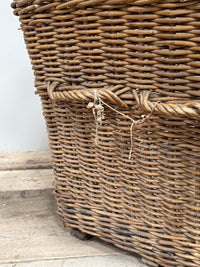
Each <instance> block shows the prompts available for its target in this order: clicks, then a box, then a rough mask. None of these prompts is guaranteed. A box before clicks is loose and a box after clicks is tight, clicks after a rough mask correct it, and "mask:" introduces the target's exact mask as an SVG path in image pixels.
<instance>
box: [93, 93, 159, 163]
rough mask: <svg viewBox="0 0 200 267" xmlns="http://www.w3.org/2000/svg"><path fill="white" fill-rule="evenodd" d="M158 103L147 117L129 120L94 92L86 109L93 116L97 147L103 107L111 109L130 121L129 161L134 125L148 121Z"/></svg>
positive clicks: (128, 117) (103, 117)
mask: <svg viewBox="0 0 200 267" xmlns="http://www.w3.org/2000/svg"><path fill="white" fill-rule="evenodd" d="M158 103H159V101H157V102H156V103H155V104H154V106H153V108H152V110H151V112H150V114H148V115H142V116H141V118H140V119H138V120H134V119H133V118H131V117H130V116H128V115H126V114H124V113H122V112H120V111H119V110H117V109H115V108H113V107H111V106H110V105H109V104H107V103H106V102H104V101H103V100H102V99H101V97H100V96H99V93H98V91H97V90H94V103H93V104H91V103H89V104H88V107H92V106H93V109H92V112H93V115H94V119H95V124H96V132H95V144H96V145H98V142H99V138H98V128H99V125H102V122H103V120H104V119H105V113H104V106H103V105H105V106H106V107H108V108H109V109H111V110H112V111H114V112H115V113H117V114H119V115H121V116H122V117H124V118H127V119H128V120H130V121H131V125H130V142H131V146H130V151H129V159H131V156H132V151H133V128H134V126H136V125H142V124H143V123H145V122H146V121H148V120H149V118H150V117H151V116H152V114H153V111H154V109H155V108H156V106H157V105H158Z"/></svg>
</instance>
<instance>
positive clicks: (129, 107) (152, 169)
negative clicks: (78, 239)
mask: <svg viewBox="0 0 200 267" xmlns="http://www.w3.org/2000/svg"><path fill="white" fill-rule="evenodd" d="M12 7H13V8H14V9H15V11H14V13H15V14H16V15H19V17H20V21H21V28H22V30H23V32H24V38H25V42H26V45H27V49H28V52H29V55H30V58H31V62H32V65H33V69H34V73H35V86H36V87H37V93H38V94H39V95H40V97H41V101H42V105H43V111H44V116H45V119H46V123H47V128H48V133H49V140H50V147H51V151H52V155H53V168H54V174H55V194H56V198H57V203H58V213H59V215H60V216H61V217H62V219H63V221H64V224H65V225H66V226H67V227H70V228H76V229H79V230H81V231H82V232H85V233H89V234H92V235H94V236H97V237H99V238H101V239H103V240H106V241H108V242H111V243H113V244H115V245H116V246H118V247H120V248H123V249H125V250H128V251H133V252H136V253H138V254H140V255H141V256H142V257H143V259H144V261H145V262H146V263H147V264H149V265H150V266H166V267H168V266H186V267H190V266H191V267H194V266H196V267H197V266H198V267H199V266H200V220H199V219H200V165H199V163H200V121H199V119H200V76H199V75H200V46H199V44H200V3H199V0H165V1H163V0H129V1H127V0H126V1H125V0H107V1H106V0H87V1H84V0H72V1H66V0H65V1H64V0H55V1H54V0H16V1H14V2H13V3H12Z"/></svg>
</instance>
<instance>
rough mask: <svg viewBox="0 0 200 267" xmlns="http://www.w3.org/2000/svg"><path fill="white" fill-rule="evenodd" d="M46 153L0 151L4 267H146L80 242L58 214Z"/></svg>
mask: <svg viewBox="0 0 200 267" xmlns="http://www.w3.org/2000/svg"><path fill="white" fill-rule="evenodd" d="M52 182H53V173H52V169H51V162H50V154H49V152H45V151H39V152H18V153H0V229H1V230H0V265H1V266H2V267H14V266H17V267H24V266H30V267H36V266H47V267H48V266H52V267H54V266H56V267H59V266H60V267H61V266H69V267H75V266H80V267H104V266H114V267H121V266H127V267H129V266H130V267H145V266H146V265H144V264H143V263H141V261H140V260H139V259H138V258H136V257H135V256H134V255H133V254H129V253H126V252H125V251H122V250H120V249H118V248H116V247H114V246H112V245H110V244H107V243H105V242H103V241H100V240H99V239H97V238H93V239H91V240H89V241H80V240H79V239H77V238H75V237H72V236H71V234H70V232H69V231H67V230H66V229H64V227H63V226H62V223H61V221H60V220H59V218H58V217H57V215H56V203H55V200H54V196H53V188H52Z"/></svg>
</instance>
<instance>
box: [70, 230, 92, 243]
mask: <svg viewBox="0 0 200 267" xmlns="http://www.w3.org/2000/svg"><path fill="white" fill-rule="evenodd" d="M71 235H72V236H75V237H76V238H78V239H80V240H82V241H85V240H89V239H91V238H93V236H92V235H89V234H86V233H83V232H81V231H80V230H78V229H72V230H71Z"/></svg>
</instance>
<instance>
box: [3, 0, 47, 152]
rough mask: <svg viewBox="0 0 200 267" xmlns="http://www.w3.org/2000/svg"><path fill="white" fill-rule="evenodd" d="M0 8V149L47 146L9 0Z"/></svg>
mask: <svg viewBox="0 0 200 267" xmlns="http://www.w3.org/2000/svg"><path fill="white" fill-rule="evenodd" d="M1 2H2V3H1V9H0V25H1V26H0V29H1V31H0V33H1V34H0V151H1V152H3V151H13V152H14V151H30V150H47V149H49V148H48V138H47V133H46V126H45V122H44V119H43V116H42V109H41V105H40V100H39V96H36V95H35V94H34V92H35V90H36V89H35V88H34V77H33V71H32V69H31V65H30V60H29V58H28V54H27V52H26V48H25V44H24V40H23V34H22V31H20V30H18V28H19V27H20V25H19V22H18V17H16V16H14V15H13V10H12V9H11V7H10V4H11V2H12V1H11V0H9V1H8V0H3V1H1Z"/></svg>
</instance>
